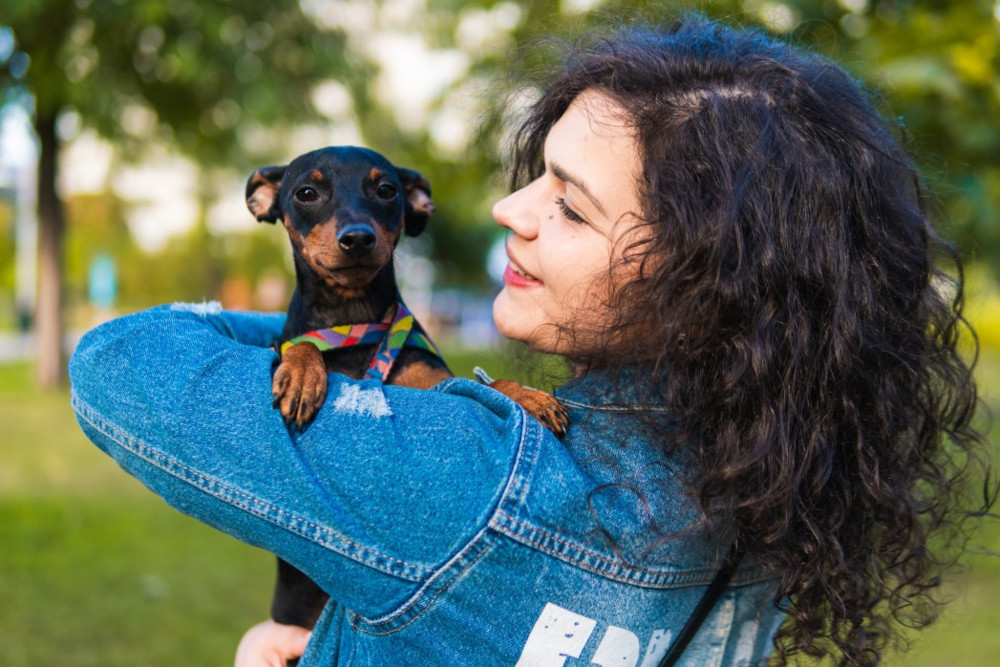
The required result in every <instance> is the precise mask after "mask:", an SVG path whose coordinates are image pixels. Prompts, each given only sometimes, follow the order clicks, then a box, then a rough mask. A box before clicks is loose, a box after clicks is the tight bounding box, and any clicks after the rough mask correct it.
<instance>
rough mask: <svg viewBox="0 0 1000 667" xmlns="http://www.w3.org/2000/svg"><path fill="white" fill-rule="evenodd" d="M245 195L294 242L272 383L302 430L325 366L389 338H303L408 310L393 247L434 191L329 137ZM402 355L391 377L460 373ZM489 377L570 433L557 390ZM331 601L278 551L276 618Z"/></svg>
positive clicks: (357, 365) (291, 619)
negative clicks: (355, 341)
mask: <svg viewBox="0 0 1000 667" xmlns="http://www.w3.org/2000/svg"><path fill="white" fill-rule="evenodd" d="M246 196H247V207H248V208H249V209H250V212H251V213H253V214H254V216H255V217H256V218H257V220H260V221H265V222H277V221H279V220H280V221H281V222H282V224H284V226H285V229H286V231H287V232H288V236H289V238H290V239H291V242H292V252H293V255H294V262H295V277H296V280H297V284H296V287H295V292H294V293H293V295H292V300H291V304H290V305H289V308H288V319H287V320H286V322H285V327H284V330H283V331H282V334H281V340H280V341H278V344H279V345H280V346H281V349H282V350H283V351H282V356H281V363H280V364H279V366H278V368H277V370H276V371H275V374H274V382H273V385H272V392H273V394H274V397H275V406H276V407H277V408H278V409H279V410H280V411H281V414H282V416H283V417H284V418H285V421H286V423H289V424H290V425H291V426H294V427H296V428H300V429H301V428H303V427H304V426H305V425H306V424H308V422H309V421H311V420H312V419H313V417H314V416H315V414H316V412H317V410H319V408H320V406H321V405H322V403H323V399H324V397H325V396H326V383H327V377H326V374H327V373H328V372H339V373H343V374H345V375H348V376H351V377H354V378H361V377H362V376H364V375H365V374H366V373H370V369H372V368H374V367H375V365H376V361H378V355H379V354H381V350H382V348H383V347H384V346H380V345H379V344H377V343H368V344H360V345H352V346H350V347H341V348H334V349H326V346H323V345H320V344H317V342H316V341H317V340H318V339H315V340H313V339H309V338H308V337H307V336H306V337H304V336H303V335H304V334H307V332H318V331H320V330H328V329H330V328H332V327H337V326H343V325H349V324H351V325H353V324H361V325H364V324H368V323H383V322H393V315H394V314H396V313H397V311H399V310H401V309H404V308H405V307H404V306H402V304H401V302H400V301H399V297H398V291H397V287H396V277H395V270H394V266H393V259H392V258H393V251H394V249H395V247H396V244H397V243H398V242H399V239H400V237H401V235H402V234H403V233H406V234H408V235H410V236H416V235H417V234H419V233H420V232H421V231H423V229H424V227H425V226H426V225H427V221H428V219H429V218H430V216H431V215H432V213H433V212H434V205H433V203H432V202H431V198H430V196H431V188H430V185H429V184H428V182H427V181H426V179H424V178H423V177H422V176H421V175H420V174H418V173H417V172H415V171H413V170H411V169H404V168H401V167H396V166H394V165H393V164H392V163H390V162H389V161H388V160H387V159H386V158H384V157H383V156H382V155H380V154H378V153H376V152H374V151H372V150H368V149H366V148H358V147H353V146H332V147H328V148H323V149H320V150H317V151H313V152H311V153H306V154H305V155H301V156H299V157H298V158H296V159H295V160H293V161H292V162H291V163H290V164H288V165H286V166H278V167H263V168H261V169H258V170H257V171H255V172H254V173H253V175H252V176H251V177H250V180H249V181H248V182H247V189H246ZM417 329H418V331H419V325H417ZM423 340H425V341H426V338H424V339H423ZM396 354H397V355H398V356H395V357H394V362H393V363H392V364H391V369H390V370H388V372H387V375H386V377H385V378H384V379H385V381H386V382H389V383H391V384H397V385H402V386H407V387H414V388H418V389H428V388H430V387H432V386H434V385H435V384H437V383H438V382H441V381H442V380H445V379H447V378H450V377H451V376H452V374H451V372H450V371H449V370H448V367H447V366H446V365H445V363H444V361H443V360H442V359H441V358H440V356H439V355H437V354H435V353H434V347H433V344H430V345H429V347H428V346H427V345H424V346H410V345H406V346H404V347H402V348H401V349H399V350H397V351H396ZM373 355H374V357H375V358H374V359H373ZM492 386H493V387H494V388H495V389H498V390H499V391H501V392H503V393H505V394H507V395H508V396H510V397H511V398H513V399H514V400H516V401H518V402H519V403H520V404H521V405H523V406H524V407H525V409H527V410H528V412H530V413H531V414H533V415H534V416H535V417H536V418H538V419H539V420H540V421H541V422H542V423H543V424H545V425H546V426H547V427H548V428H549V429H550V430H552V431H553V432H555V433H556V434H557V435H562V433H563V432H564V431H565V428H566V412H565V410H564V409H563V407H562V406H561V405H560V404H559V402H558V401H557V400H556V399H555V398H554V397H553V396H551V395H550V394H547V393H544V392H539V391H535V390H533V389H528V388H526V387H522V386H520V385H519V384H517V383H515V382H512V381H510V380H497V381H495V382H494V383H493V384H492ZM325 602H326V595H325V594H324V593H323V592H322V591H321V590H320V589H319V587H318V586H316V585H315V584H314V583H313V582H312V581H311V580H309V579H308V578H307V577H306V576H305V575H304V574H302V573H300V572H298V570H296V569H295V568H293V567H292V566H291V565H288V564H287V563H285V562H284V561H280V560H279V567H278V582H277V586H276V589H275V596H274V601H273V604H272V609H271V614H272V616H273V617H274V619H275V620H276V621H278V622H280V623H288V624H292V625H300V626H304V627H310V628H311V627H312V626H313V624H314V623H315V621H316V618H317V617H318V615H319V612H320V611H321V609H322V607H323V604H325Z"/></svg>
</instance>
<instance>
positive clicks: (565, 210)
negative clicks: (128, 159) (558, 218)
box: [556, 197, 587, 223]
mask: <svg viewBox="0 0 1000 667" xmlns="http://www.w3.org/2000/svg"><path fill="white" fill-rule="evenodd" d="M556 205H557V206H559V210H560V211H562V214H563V216H565V218H566V219H567V220H569V221H571V222H579V223H584V222H587V221H586V220H584V219H583V217H582V216H580V214H579V213H577V212H576V211H574V210H573V209H571V208H570V207H569V205H568V204H567V203H566V200H565V199H563V198H562V197H557V198H556Z"/></svg>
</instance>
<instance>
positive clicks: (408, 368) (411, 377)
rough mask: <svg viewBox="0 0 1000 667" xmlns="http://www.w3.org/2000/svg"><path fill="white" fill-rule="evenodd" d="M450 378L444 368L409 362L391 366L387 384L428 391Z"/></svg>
mask: <svg viewBox="0 0 1000 667" xmlns="http://www.w3.org/2000/svg"><path fill="white" fill-rule="evenodd" d="M450 377H452V375H451V373H449V372H448V369H446V368H438V367H434V366H431V365H430V364H428V363H427V362H425V361H419V360H418V361H410V362H408V363H406V364H405V365H403V364H397V365H395V366H393V368H392V373H391V374H390V375H389V384H394V385H398V386H400V387H411V388H413V389H430V388H431V387H433V386H434V385H436V384H437V383H438V382H444V381H445V380H447V379H448V378H450Z"/></svg>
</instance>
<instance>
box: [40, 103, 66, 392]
mask: <svg viewBox="0 0 1000 667" xmlns="http://www.w3.org/2000/svg"><path fill="white" fill-rule="evenodd" d="M35 132H36V133H37V134H38V142H39V144H40V148H41V150H40V156H39V160H38V302H37V304H36V309H35V333H36V335H37V341H38V342H37V345H38V346H37V349H36V354H37V366H36V369H37V380H38V384H39V386H41V387H44V388H52V387H56V386H59V385H60V384H62V382H63V380H64V379H65V377H66V370H65V368H66V364H65V354H64V351H63V339H64V335H65V326H64V323H63V231H64V229H65V226H66V221H65V215H64V212H63V202H62V199H61V198H60V197H59V191H58V190H57V188H56V176H57V171H58V162H59V136H58V134H57V133H56V114H55V113H52V114H47V115H42V114H39V116H38V117H37V118H36V120H35Z"/></svg>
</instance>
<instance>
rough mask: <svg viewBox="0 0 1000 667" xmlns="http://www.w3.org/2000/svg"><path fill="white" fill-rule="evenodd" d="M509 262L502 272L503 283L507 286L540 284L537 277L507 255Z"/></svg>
mask: <svg viewBox="0 0 1000 667" xmlns="http://www.w3.org/2000/svg"><path fill="white" fill-rule="evenodd" d="M507 257H508V259H510V262H509V263H508V264H507V269H506V270H505V271H504V272H503V283H504V285H507V286H509V287H536V286H538V285H541V284H542V281H540V280H539V279H538V278H535V277H534V276H533V275H531V274H530V273H528V272H527V271H525V270H524V269H522V268H521V267H520V265H518V263H517V262H515V261H514V258H513V257H511V256H510V255H509V254H508V255H507Z"/></svg>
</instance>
